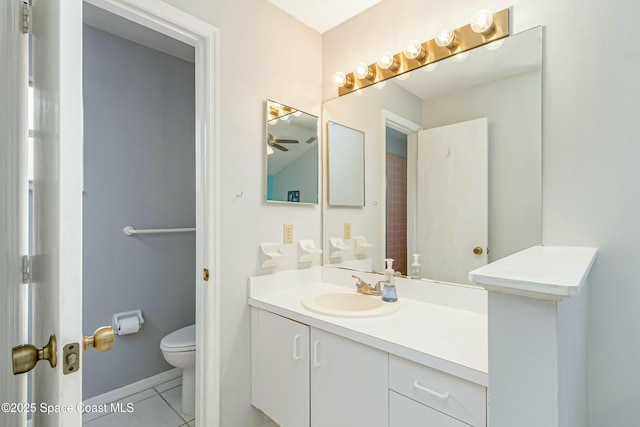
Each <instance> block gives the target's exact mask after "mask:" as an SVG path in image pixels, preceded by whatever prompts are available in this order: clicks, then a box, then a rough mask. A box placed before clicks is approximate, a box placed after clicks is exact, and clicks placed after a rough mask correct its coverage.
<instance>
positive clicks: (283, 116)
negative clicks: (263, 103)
mask: <svg viewBox="0 0 640 427" xmlns="http://www.w3.org/2000/svg"><path fill="white" fill-rule="evenodd" d="M300 114H301V113H300V111H298V110H296V109H294V108H291V107H288V106H286V105H280V104H276V103H275V102H273V103H271V105H270V106H269V119H268V121H269V124H270V125H275V124H276V123H277V122H278V119H279V120H289V116H291V115H293V116H295V117H297V116H299V115H300Z"/></svg>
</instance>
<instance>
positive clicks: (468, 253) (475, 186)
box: [322, 28, 542, 284]
mask: <svg viewBox="0 0 640 427" xmlns="http://www.w3.org/2000/svg"><path fill="white" fill-rule="evenodd" d="M461 59H462V60H461ZM434 65H435V67H430V68H428V67H423V68H421V69H417V70H414V71H413V72H411V73H410V75H409V76H408V78H406V79H404V80H399V79H398V78H395V79H391V80H387V81H386V82H384V83H385V84H384V87H383V88H381V87H380V86H382V85H380V84H378V85H375V86H372V87H368V88H366V89H363V90H360V91H358V92H354V93H351V94H349V95H345V96H342V97H340V98H336V99H332V100H330V101H327V102H325V103H324V105H323V112H322V118H323V122H324V123H326V122H328V121H334V122H339V123H342V124H344V125H346V126H349V127H352V128H356V129H361V130H362V131H364V132H365V133H366V135H367V151H366V153H365V154H366V157H365V188H366V198H367V200H368V201H371V203H369V202H367V204H366V205H365V206H364V207H363V208H360V209H345V208H340V209H335V208H333V207H332V206H331V205H330V204H325V206H324V212H323V244H324V245H325V247H329V246H330V245H329V240H330V239H331V238H335V237H343V229H344V224H345V223H349V224H350V226H351V233H352V235H353V236H364V237H365V238H366V239H367V241H368V242H369V243H370V244H371V245H372V246H371V247H369V248H368V249H367V250H366V252H364V253H363V252H362V251H360V253H357V252H356V251H351V252H349V251H344V250H343V251H342V253H341V257H340V258H336V257H334V258H331V257H330V256H329V253H328V252H329V251H325V255H324V263H325V265H336V266H341V267H350V268H354V269H362V270H372V271H377V272H382V271H383V269H384V265H383V263H384V259H385V258H393V259H395V260H396V262H395V263H394V269H395V270H396V271H399V272H401V273H402V274H405V275H409V274H410V271H411V264H412V263H413V257H412V255H413V254H414V253H415V254H419V262H420V265H421V268H420V271H421V276H422V278H426V279H430V280H435V281H442V282H451V283H459V284H469V282H468V281H467V275H468V272H469V271H470V270H473V269H475V268H477V267H479V266H481V265H483V264H486V263H487V262H493V261H495V260H497V259H500V258H503V257H505V256H507V255H510V254H512V253H515V252H517V251H519V250H522V249H525V248H528V247H530V246H533V245H536V244H539V243H540V242H541V234H542V231H541V222H542V221H541V191H542V190H541V188H542V184H541V181H542V179H541V174H542V167H541V161H542V160H541V151H542V149H541V145H542V143H541V141H542V139H541V138H542V135H541V113H542V87H541V80H542V79H541V69H542V31H541V29H540V28H533V29H531V30H528V31H525V32H522V33H519V34H516V35H514V36H511V37H508V38H506V39H503V40H500V41H499V42H497V44H492V45H488V46H483V47H479V48H477V49H474V50H472V51H469V53H468V55H466V56H465V57H464V58H455V57H453V58H450V59H446V60H443V61H440V62H438V63H436V64H434ZM345 245H346V246H348V247H354V246H355V242H354V241H350V240H349V239H345Z"/></svg>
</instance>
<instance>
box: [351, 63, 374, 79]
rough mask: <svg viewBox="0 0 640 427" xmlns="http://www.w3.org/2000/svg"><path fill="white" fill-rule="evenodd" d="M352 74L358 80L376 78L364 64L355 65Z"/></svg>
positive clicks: (372, 71)
mask: <svg viewBox="0 0 640 427" xmlns="http://www.w3.org/2000/svg"><path fill="white" fill-rule="evenodd" d="M353 74H354V75H355V76H356V77H357V78H359V79H367V80H373V79H374V77H375V76H376V73H375V71H374V70H372V69H371V67H369V66H368V65H367V64H365V63H364V62H358V63H357V64H356V68H355V70H354V71H353Z"/></svg>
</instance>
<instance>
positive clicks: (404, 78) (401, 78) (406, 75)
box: [396, 72, 411, 80]
mask: <svg viewBox="0 0 640 427" xmlns="http://www.w3.org/2000/svg"><path fill="white" fill-rule="evenodd" d="M409 77H411V73H410V72H409V73H402V74H400V75H399V76H396V78H397V79H398V80H407V79H408V78H409Z"/></svg>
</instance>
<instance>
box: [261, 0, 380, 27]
mask: <svg viewBox="0 0 640 427" xmlns="http://www.w3.org/2000/svg"><path fill="white" fill-rule="evenodd" d="M267 1H268V2H269V3H271V4H273V5H275V6H277V7H279V8H280V9H282V10H283V11H284V12H286V13H288V14H289V15H291V16H293V17H294V18H295V19H297V20H298V21H300V22H302V23H303V24H305V25H306V26H308V27H311V28H313V29H314V30H316V31H317V32H319V33H320V34H322V33H324V32H326V31H329V30H330V29H332V28H333V27H336V26H338V25H339V24H341V23H343V22H345V21H347V20H348V19H350V18H353V17H354V16H356V15H357V14H359V13H360V12H362V11H364V10H366V9H369V8H370V7H371V6H373V5H375V4H377V3H380V1H381V0H267Z"/></svg>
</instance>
